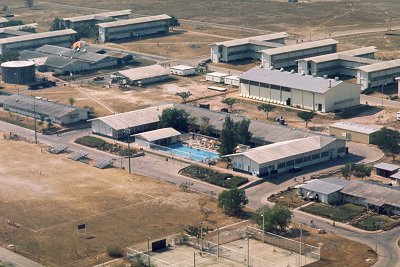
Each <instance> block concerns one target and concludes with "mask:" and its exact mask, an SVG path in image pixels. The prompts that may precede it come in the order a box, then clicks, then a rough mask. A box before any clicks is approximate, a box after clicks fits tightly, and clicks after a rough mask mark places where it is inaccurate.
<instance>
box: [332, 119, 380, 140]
mask: <svg viewBox="0 0 400 267" xmlns="http://www.w3.org/2000/svg"><path fill="white" fill-rule="evenodd" d="M379 130H380V127H372V126H369V125H361V124H357V123H354V122H347V121H340V122H335V123H333V124H331V125H329V134H330V135H332V136H335V137H336V138H340V139H345V140H348V141H354V142H359V143H363V144H371V143H373V142H374V138H375V136H376V133H377V132H378V131H379Z"/></svg>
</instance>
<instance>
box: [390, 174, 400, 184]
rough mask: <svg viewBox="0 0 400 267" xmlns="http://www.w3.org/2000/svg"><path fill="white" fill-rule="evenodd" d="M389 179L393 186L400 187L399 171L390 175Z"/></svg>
mask: <svg viewBox="0 0 400 267" xmlns="http://www.w3.org/2000/svg"><path fill="white" fill-rule="evenodd" d="M390 179H392V180H394V185H396V186H400V171H399V172H396V173H395V174H393V175H391V176H390Z"/></svg>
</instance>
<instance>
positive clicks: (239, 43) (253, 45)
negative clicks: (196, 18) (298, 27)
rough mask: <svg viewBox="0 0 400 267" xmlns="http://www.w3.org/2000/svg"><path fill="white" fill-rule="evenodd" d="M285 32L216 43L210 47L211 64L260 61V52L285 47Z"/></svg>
mask: <svg viewBox="0 0 400 267" xmlns="http://www.w3.org/2000/svg"><path fill="white" fill-rule="evenodd" d="M285 37H287V33H286V32H279V33H273V34H265V35H259V36H253V37H249V38H242V39H235V40H229V41H225V42H218V43H215V44H212V45H211V60H212V62H231V61H235V60H241V59H261V53H260V51H261V50H264V49H269V48H276V47H281V46H284V45H285Z"/></svg>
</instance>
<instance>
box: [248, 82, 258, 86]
mask: <svg viewBox="0 0 400 267" xmlns="http://www.w3.org/2000/svg"><path fill="white" fill-rule="evenodd" d="M250 85H254V86H258V85H259V83H258V82H254V81H250Z"/></svg>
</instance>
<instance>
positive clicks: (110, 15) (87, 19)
mask: <svg viewBox="0 0 400 267" xmlns="http://www.w3.org/2000/svg"><path fill="white" fill-rule="evenodd" d="M131 14H132V10H130V9H127V10H119V11H111V12H104V13H98V14H92V15H84V16H77V17H70V18H63V19H62V20H63V23H64V27H66V28H69V29H76V28H82V27H85V26H90V25H92V24H95V23H99V22H101V21H105V20H108V19H115V20H116V19H119V20H121V19H128V18H129V16H130V15H131Z"/></svg>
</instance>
